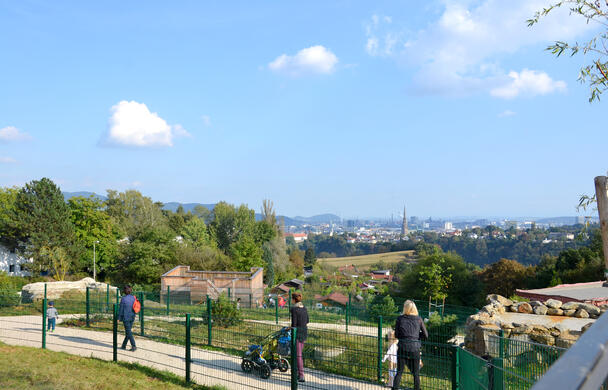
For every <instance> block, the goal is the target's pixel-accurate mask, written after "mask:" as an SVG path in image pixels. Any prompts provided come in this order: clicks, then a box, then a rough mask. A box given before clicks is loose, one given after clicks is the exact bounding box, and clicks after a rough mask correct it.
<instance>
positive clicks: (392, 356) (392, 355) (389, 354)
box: [382, 343, 397, 364]
mask: <svg viewBox="0 0 608 390" xmlns="http://www.w3.org/2000/svg"><path fill="white" fill-rule="evenodd" d="M387 359H388V360H389V361H390V362H391V363H395V364H397V343H393V344H391V346H390V347H389V349H388V351H386V355H384V359H382V361H383V362H385V361H386V360H387Z"/></svg>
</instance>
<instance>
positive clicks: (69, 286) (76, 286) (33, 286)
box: [21, 278, 117, 303]
mask: <svg viewBox="0 0 608 390" xmlns="http://www.w3.org/2000/svg"><path fill="white" fill-rule="evenodd" d="M45 284H46V297H47V299H59V298H61V296H62V295H63V294H64V293H68V292H77V293H83V294H84V293H86V290H87V287H90V288H96V289H102V290H104V291H105V290H106V289H107V288H108V285H107V284H106V283H96V282H95V281H94V280H93V279H92V278H84V279H81V280H78V281H75V282H47V283H45V282H36V283H30V284H26V285H25V286H23V288H22V289H21V301H22V302H23V303H29V302H33V301H38V300H42V299H44V285H45ZM109 288H110V294H114V295H115V294H116V289H117V287H114V286H109Z"/></svg>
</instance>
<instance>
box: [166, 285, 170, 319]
mask: <svg viewBox="0 0 608 390" xmlns="http://www.w3.org/2000/svg"><path fill="white" fill-rule="evenodd" d="M170 301H171V286H167V316H169V302H170Z"/></svg>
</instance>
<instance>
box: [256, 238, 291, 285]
mask: <svg viewBox="0 0 608 390" xmlns="http://www.w3.org/2000/svg"><path fill="white" fill-rule="evenodd" d="M263 248H264V251H268V254H269V255H270V256H271V258H272V262H271V263H268V262H267V265H266V267H267V268H266V270H267V271H266V274H267V275H268V279H267V284H268V285H273V284H274V281H276V280H283V279H289V276H290V275H291V274H290V272H289V271H290V268H291V267H290V265H291V263H290V262H289V255H288V254H287V246H286V245H285V240H283V238H282V237H274V238H273V239H272V240H270V241H268V242H266V243H265V244H264V246H263ZM265 260H266V258H265ZM271 264H272V265H271ZM271 266H272V274H273V275H274V278H272V280H271V278H270V274H271V269H270V267H271ZM293 276H296V275H293Z"/></svg>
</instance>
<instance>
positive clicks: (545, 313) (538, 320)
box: [465, 294, 608, 356]
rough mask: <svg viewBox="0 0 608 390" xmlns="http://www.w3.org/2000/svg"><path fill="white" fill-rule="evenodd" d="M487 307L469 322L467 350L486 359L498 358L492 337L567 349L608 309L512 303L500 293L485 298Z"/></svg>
mask: <svg viewBox="0 0 608 390" xmlns="http://www.w3.org/2000/svg"><path fill="white" fill-rule="evenodd" d="M486 301H487V302H488V304H487V305H486V306H484V307H483V308H482V309H481V310H480V311H479V312H478V313H477V314H474V315H472V316H470V317H469V318H468V319H467V322H466V336H465V348H467V349H468V350H470V351H472V352H473V353H475V354H477V355H480V356H483V355H486V354H490V355H495V354H496V352H497V351H496V349H497V345H496V344H497V343H496V340H495V339H492V336H498V335H499V334H500V331H501V330H502V333H503V337H505V338H509V339H514V340H520V341H526V342H534V343H539V344H545V345H551V346H556V347H561V348H568V347H570V346H571V345H572V344H574V343H575V342H576V340H578V338H579V336H580V335H581V334H582V332H584V331H585V330H586V329H587V327H589V326H591V324H592V323H593V322H594V319H595V318H598V317H599V316H600V315H601V314H602V313H603V312H605V311H606V310H607V309H608V305H604V306H602V307H597V306H594V305H590V304H586V303H578V302H566V303H562V302H560V301H558V300H555V299H549V300H547V301H545V302H540V301H532V302H513V301H511V300H510V299H507V298H505V297H502V296H500V295H497V294H491V295H488V296H487V297H486Z"/></svg>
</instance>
